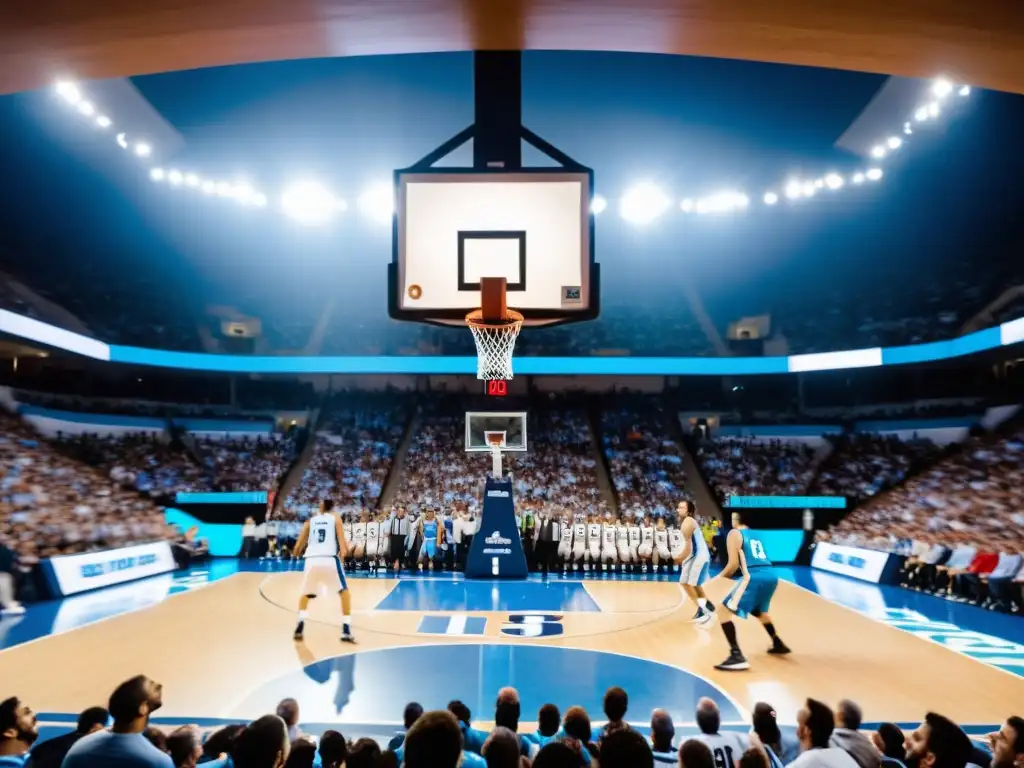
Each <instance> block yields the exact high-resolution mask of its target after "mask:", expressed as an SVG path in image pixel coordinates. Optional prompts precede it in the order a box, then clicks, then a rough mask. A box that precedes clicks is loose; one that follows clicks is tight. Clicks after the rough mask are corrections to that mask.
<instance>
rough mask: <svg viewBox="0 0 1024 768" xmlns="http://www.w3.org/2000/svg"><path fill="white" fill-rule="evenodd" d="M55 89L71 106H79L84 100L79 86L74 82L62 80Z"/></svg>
mask: <svg viewBox="0 0 1024 768" xmlns="http://www.w3.org/2000/svg"><path fill="white" fill-rule="evenodd" d="M54 88H55V90H56V91H57V95H58V96H60V97H61V98H62V99H64V100H65V101H66V102H68V103H69V104H77V103H78V102H79V101H81V100H82V92H81V91H80V90H78V86H77V85H75V84H74V83H72V82H69V81H67V80H60V81H58V82H57V85H56V86H54Z"/></svg>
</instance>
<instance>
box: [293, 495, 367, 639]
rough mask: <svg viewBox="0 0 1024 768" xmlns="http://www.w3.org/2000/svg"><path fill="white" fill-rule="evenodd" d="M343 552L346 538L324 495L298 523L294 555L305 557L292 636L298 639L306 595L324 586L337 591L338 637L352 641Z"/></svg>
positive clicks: (349, 604) (311, 594)
mask: <svg viewBox="0 0 1024 768" xmlns="http://www.w3.org/2000/svg"><path fill="white" fill-rule="evenodd" d="M347 554H348V540H347V539H346V538H345V529H344V527H343V525H342V522H341V517H340V516H339V515H338V513H337V512H335V511H334V501H333V500H332V499H324V500H323V501H321V502H320V512H319V514H316V515H313V517H311V518H310V519H309V520H307V521H306V523H305V525H303V526H302V533H300V534H299V541H298V543H297V544H296V545H295V556H296V557H299V556H302V555H305V558H306V562H305V566H304V567H303V570H304V571H305V575H304V576H303V578H302V595H301V596H300V597H299V623H298V624H296V625H295V635H294V637H295V639H296V640H302V633H303V630H304V629H305V627H306V610H307V609H308V608H309V601H310V599H311V598H314V597H316V596H317V594H318V592H319V588H320V587H321V586H326V587H329V588H332V589H336V590H337V591H338V593H339V594H340V595H341V622H342V623H341V641H342V642H343V643H354V642H355V638H354V637H352V628H351V627H350V626H349V616H351V615H352V595H351V594H350V593H349V591H348V581H346V580H345V571H344V569H343V568H342V567H341V561H342V558H344V557H345V556H346V555H347Z"/></svg>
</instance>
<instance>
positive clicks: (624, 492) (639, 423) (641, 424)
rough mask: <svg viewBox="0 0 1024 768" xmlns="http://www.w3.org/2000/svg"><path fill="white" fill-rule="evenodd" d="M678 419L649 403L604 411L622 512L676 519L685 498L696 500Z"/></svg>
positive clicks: (606, 441) (606, 449)
mask: <svg viewBox="0 0 1024 768" xmlns="http://www.w3.org/2000/svg"><path fill="white" fill-rule="evenodd" d="M673 418H674V416H673V415H672V414H671V413H670V412H667V411H666V410H665V409H664V408H661V407H658V406H657V405H656V404H654V403H651V402H649V401H645V402H640V401H637V402H635V403H633V404H628V405H627V404H623V405H620V406H618V407H615V406H612V407H609V408H607V409H606V410H605V411H604V413H603V415H602V430H603V432H604V435H603V442H604V452H605V456H606V457H607V459H608V470H609V473H610V475H611V478H610V479H611V481H612V483H613V484H614V486H615V493H616V495H617V497H618V502H619V512H620V513H621V514H623V515H628V516H643V515H645V514H648V513H653V514H654V515H655V516H657V517H663V516H665V515H673V514H675V511H676V505H677V504H678V503H679V502H680V501H681V500H682V499H692V494H690V493H689V492H688V491H687V489H686V471H685V470H684V469H683V458H682V452H681V451H680V449H679V445H678V443H677V442H676V438H675V436H674V435H675V434H676V433H677V432H678V429H679V427H678V424H676V425H673V424H671V420H672V419H673Z"/></svg>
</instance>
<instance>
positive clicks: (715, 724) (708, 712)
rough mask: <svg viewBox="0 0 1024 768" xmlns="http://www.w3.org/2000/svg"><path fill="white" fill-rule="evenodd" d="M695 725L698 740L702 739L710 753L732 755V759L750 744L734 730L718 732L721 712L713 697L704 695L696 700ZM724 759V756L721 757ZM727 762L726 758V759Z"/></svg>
mask: <svg viewBox="0 0 1024 768" xmlns="http://www.w3.org/2000/svg"><path fill="white" fill-rule="evenodd" d="M696 720H697V727H698V728H699V729H700V735H699V736H697V740H698V741H703V742H704V743H705V744H707V745H708V747H709V748H710V749H711V754H713V755H715V756H716V759H717V758H718V756H720V755H724V756H729V755H732V758H731V759H732V760H734V761H735V759H736V758H737V757H739V756H740V755H742V754H743V753H744V752H745V751H746V750H747V748H748V747H749V746H750V740H749V739H748V738H747V737H746V736H745V735H743V734H741V733H736V732H735V731H725V732H724V733H722V732H720V728H721V727H722V713H721V711H720V710H719V709H718V704H717V703H716V702H715V701H714V699H709V698H707V697H706V696H705V697H704V698H702V699H700V700H699V701H698V702H697V716H696ZM723 759H725V758H723ZM726 762H728V759H726Z"/></svg>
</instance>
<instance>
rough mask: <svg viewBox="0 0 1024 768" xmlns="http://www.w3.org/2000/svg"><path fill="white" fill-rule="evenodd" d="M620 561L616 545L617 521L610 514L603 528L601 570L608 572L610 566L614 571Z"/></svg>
mask: <svg viewBox="0 0 1024 768" xmlns="http://www.w3.org/2000/svg"><path fill="white" fill-rule="evenodd" d="M618 559H619V558H618V548H617V547H616V545H615V521H614V520H612V519H611V515H610V514H609V515H608V516H607V517H606V518H605V521H604V524H603V525H602V526H601V570H602V571H607V570H608V566H609V565H610V566H612V568H613V569H614V568H615V563H616V562H617V561H618Z"/></svg>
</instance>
